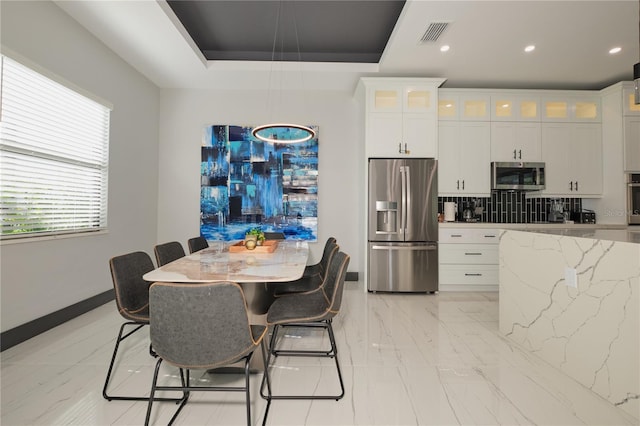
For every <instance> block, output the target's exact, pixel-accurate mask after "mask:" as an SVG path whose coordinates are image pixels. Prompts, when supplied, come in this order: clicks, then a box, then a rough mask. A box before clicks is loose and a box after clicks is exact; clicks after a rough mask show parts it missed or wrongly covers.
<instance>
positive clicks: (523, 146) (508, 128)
mask: <svg viewBox="0 0 640 426" xmlns="http://www.w3.org/2000/svg"><path fill="white" fill-rule="evenodd" d="M540 144H541V126H540V123H533V122H531V123H529V122H524V123H523V122H509V121H504V122H503V121H498V122H492V123H491V161H540Z"/></svg>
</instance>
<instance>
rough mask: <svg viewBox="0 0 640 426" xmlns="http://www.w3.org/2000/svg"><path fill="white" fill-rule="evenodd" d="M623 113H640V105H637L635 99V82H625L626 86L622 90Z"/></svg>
mask: <svg viewBox="0 0 640 426" xmlns="http://www.w3.org/2000/svg"><path fill="white" fill-rule="evenodd" d="M622 102H623V104H622V114H623V115H639V116H640V105H636V101H635V89H634V88H633V83H631V84H628V85H627V83H625V87H624V89H623V90H622Z"/></svg>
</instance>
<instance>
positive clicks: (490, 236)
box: [484, 235, 496, 238]
mask: <svg viewBox="0 0 640 426" xmlns="http://www.w3.org/2000/svg"><path fill="white" fill-rule="evenodd" d="M484 237H485V238H495V237H496V236H495V235H485V236H484Z"/></svg>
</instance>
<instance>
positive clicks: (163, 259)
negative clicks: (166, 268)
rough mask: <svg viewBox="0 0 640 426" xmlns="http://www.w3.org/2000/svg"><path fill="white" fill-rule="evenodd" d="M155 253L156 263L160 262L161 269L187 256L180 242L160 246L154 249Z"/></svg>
mask: <svg viewBox="0 0 640 426" xmlns="http://www.w3.org/2000/svg"><path fill="white" fill-rule="evenodd" d="M153 252H154V253H155V254H156V262H158V266H159V267H160V266H163V265H166V264H167V263H170V262H173V261H174V260H176V259H180V258H181V257H184V256H185V255H186V253H185V252H184V248H183V247H182V244H180V243H179V242H178V241H171V242H169V243H164V244H158V245H157V246H155V247H154V248H153Z"/></svg>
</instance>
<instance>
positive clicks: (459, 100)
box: [438, 90, 491, 121]
mask: <svg viewBox="0 0 640 426" xmlns="http://www.w3.org/2000/svg"><path fill="white" fill-rule="evenodd" d="M466 92H469V91H468V90H467V91H466ZM489 101H490V96H489V95H488V94H484V93H469V94H466V93H460V92H458V91H449V90H440V91H439V93H438V120H444V121H447V120H453V121H459V120H461V121H488V120H489V119H490V117H491V111H490V107H489Z"/></svg>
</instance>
